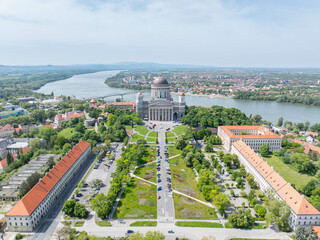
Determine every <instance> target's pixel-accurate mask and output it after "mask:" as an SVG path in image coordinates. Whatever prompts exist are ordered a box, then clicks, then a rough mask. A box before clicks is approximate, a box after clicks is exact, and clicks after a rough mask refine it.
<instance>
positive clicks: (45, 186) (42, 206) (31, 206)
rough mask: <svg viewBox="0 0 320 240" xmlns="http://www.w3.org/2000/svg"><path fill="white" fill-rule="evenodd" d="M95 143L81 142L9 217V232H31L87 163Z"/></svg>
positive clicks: (27, 195)
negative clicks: (92, 144)
mask: <svg viewBox="0 0 320 240" xmlns="http://www.w3.org/2000/svg"><path fill="white" fill-rule="evenodd" d="M90 153H91V144H90V143H88V142H85V141H82V140H81V141H80V142H79V143H78V144H77V145H76V146H74V147H73V148H72V150H70V151H69V152H68V153H67V154H66V155H65V156H64V158H63V159H61V160H60V161H59V162H58V164H57V165H56V166H54V167H53V168H52V169H51V170H50V171H49V172H48V173H47V174H46V175H45V176H44V177H43V178H42V179H40V180H39V182H38V183H37V184H36V185H35V186H34V187H33V188H32V189H31V190H30V191H29V192H28V193H27V194H26V195H25V196H24V197H23V198H22V199H21V200H20V201H19V202H18V203H17V204H16V205H14V206H13V207H12V208H11V209H10V210H9V212H7V214H6V215H5V217H6V220H7V228H8V230H9V231H15V232H30V231H32V230H33V229H34V228H35V227H36V226H37V224H38V223H39V222H40V221H41V218H42V217H43V216H44V215H45V214H46V213H47V212H48V210H49V209H50V207H51V206H52V204H53V203H54V202H55V201H56V199H57V198H58V197H59V195H60V194H61V192H62V191H63V189H64V188H65V187H66V186H67V185H68V183H69V181H70V179H71V178H72V177H73V175H74V174H75V173H76V172H77V171H78V170H79V168H80V167H81V166H82V165H83V164H85V161H86V160H87V158H88V156H89V154H90Z"/></svg>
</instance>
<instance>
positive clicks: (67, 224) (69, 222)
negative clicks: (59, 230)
mask: <svg viewBox="0 0 320 240" xmlns="http://www.w3.org/2000/svg"><path fill="white" fill-rule="evenodd" d="M61 223H62V224H63V225H65V226H67V227H70V226H71V223H72V222H71V221H62V222H61Z"/></svg>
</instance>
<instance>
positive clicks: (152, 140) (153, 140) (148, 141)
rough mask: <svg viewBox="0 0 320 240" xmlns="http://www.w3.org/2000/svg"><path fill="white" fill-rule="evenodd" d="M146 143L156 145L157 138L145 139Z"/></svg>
mask: <svg viewBox="0 0 320 240" xmlns="http://www.w3.org/2000/svg"><path fill="white" fill-rule="evenodd" d="M146 141H147V143H156V142H157V138H149V137H148V138H147V139H146Z"/></svg>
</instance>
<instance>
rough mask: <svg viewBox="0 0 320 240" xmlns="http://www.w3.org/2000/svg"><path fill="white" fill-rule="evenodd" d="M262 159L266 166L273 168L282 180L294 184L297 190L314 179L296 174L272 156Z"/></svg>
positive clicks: (288, 166)
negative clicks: (266, 162)
mask: <svg viewBox="0 0 320 240" xmlns="http://www.w3.org/2000/svg"><path fill="white" fill-rule="evenodd" d="M263 159H264V160H265V161H268V164H269V165H271V166H273V168H274V170H275V171H276V172H278V173H280V176H281V177H283V178H284V180H286V181H287V182H290V183H291V184H292V183H293V184H295V186H296V188H297V189H300V188H303V187H304V186H305V185H306V184H307V183H308V182H309V181H310V180H312V179H316V178H315V177H313V176H309V175H307V174H301V173H298V172H297V171H296V170H295V169H293V168H291V167H290V165H287V164H285V163H284V162H282V161H281V159H279V158H278V157H276V156H274V155H271V156H268V157H264V158H263Z"/></svg>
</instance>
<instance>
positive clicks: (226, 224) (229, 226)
mask: <svg viewBox="0 0 320 240" xmlns="http://www.w3.org/2000/svg"><path fill="white" fill-rule="evenodd" d="M264 225H265V224H264V223H255V224H254V225H253V226H252V227H251V228H249V229H264ZM224 227H225V228H235V227H233V226H232V224H231V223H229V222H226V223H225V224H224Z"/></svg>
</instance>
